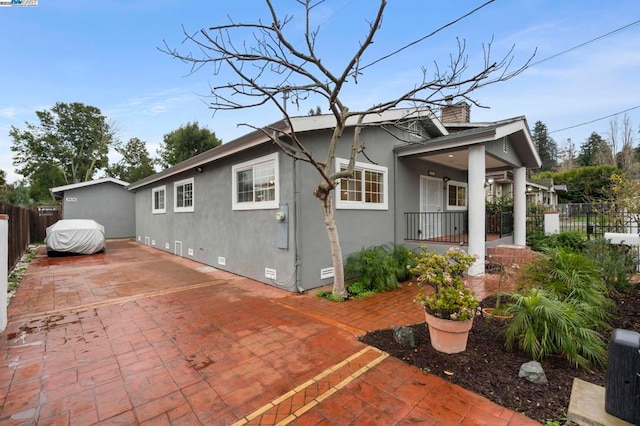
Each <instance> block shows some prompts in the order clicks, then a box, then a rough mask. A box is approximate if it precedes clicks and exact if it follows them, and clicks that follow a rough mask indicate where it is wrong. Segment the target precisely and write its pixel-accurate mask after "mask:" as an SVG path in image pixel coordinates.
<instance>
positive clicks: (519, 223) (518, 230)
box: [513, 167, 527, 246]
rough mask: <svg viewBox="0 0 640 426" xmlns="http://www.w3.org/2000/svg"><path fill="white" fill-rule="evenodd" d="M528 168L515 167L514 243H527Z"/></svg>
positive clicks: (523, 244)
mask: <svg viewBox="0 0 640 426" xmlns="http://www.w3.org/2000/svg"><path fill="white" fill-rule="evenodd" d="M526 187H527V169H526V168H525V167H518V168H517V169H513V243H514V244H515V245H518V246H526V245H527V189H526Z"/></svg>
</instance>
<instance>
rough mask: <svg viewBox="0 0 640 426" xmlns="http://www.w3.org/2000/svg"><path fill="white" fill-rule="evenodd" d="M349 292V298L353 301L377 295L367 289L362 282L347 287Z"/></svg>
mask: <svg viewBox="0 0 640 426" xmlns="http://www.w3.org/2000/svg"><path fill="white" fill-rule="evenodd" d="M347 291H348V292H349V296H350V297H351V298H353V299H358V298H361V297H367V296H371V295H373V294H376V292H375V291H372V290H367V289H365V288H364V286H363V285H362V283H361V282H360V281H356V282H354V283H352V284H351V285H350V286H349V287H347Z"/></svg>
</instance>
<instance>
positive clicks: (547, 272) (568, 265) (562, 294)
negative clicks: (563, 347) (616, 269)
mask: <svg viewBox="0 0 640 426" xmlns="http://www.w3.org/2000/svg"><path fill="white" fill-rule="evenodd" d="M544 253H545V256H542V257H540V258H539V259H537V260H536V261H534V262H532V263H530V264H528V265H527V266H525V268H524V275H523V278H522V280H521V285H522V284H524V285H525V286H528V287H539V288H542V289H544V290H545V291H546V292H548V293H549V294H551V295H552V296H554V297H556V298H557V299H559V300H561V301H568V302H570V303H572V304H574V305H576V306H579V307H581V309H583V310H584V311H585V312H587V313H589V314H590V315H591V318H592V319H593V322H592V324H591V326H592V327H599V328H606V327H608V326H609V324H610V322H611V321H612V318H613V314H614V312H615V309H616V307H615V303H614V302H613V301H612V300H611V299H609V298H608V293H609V292H608V288H607V286H606V284H605V283H604V282H603V281H602V279H601V274H602V272H601V269H600V268H599V267H598V265H596V264H595V263H594V262H593V261H592V260H590V259H588V258H587V257H586V256H585V255H584V254H582V253H577V252H574V251H571V250H567V249H563V248H555V249H546V250H545V252H544Z"/></svg>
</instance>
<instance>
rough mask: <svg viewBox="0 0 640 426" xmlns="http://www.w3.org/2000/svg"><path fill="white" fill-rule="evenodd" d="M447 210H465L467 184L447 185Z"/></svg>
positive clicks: (450, 183) (453, 183)
mask: <svg viewBox="0 0 640 426" xmlns="http://www.w3.org/2000/svg"><path fill="white" fill-rule="evenodd" d="M447 209H448V210H467V184H466V183H462V182H454V181H449V182H448V183H447Z"/></svg>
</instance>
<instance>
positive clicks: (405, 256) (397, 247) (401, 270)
mask: <svg viewBox="0 0 640 426" xmlns="http://www.w3.org/2000/svg"><path fill="white" fill-rule="evenodd" d="M387 247H390V249H391V256H392V257H393V259H394V260H395V262H396V279H397V280H398V281H399V282H403V281H407V280H408V279H410V278H411V276H412V274H411V272H410V268H412V267H415V260H414V258H413V257H412V256H411V250H409V248H408V247H407V246H406V245H404V244H391V245H390V246H387Z"/></svg>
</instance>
